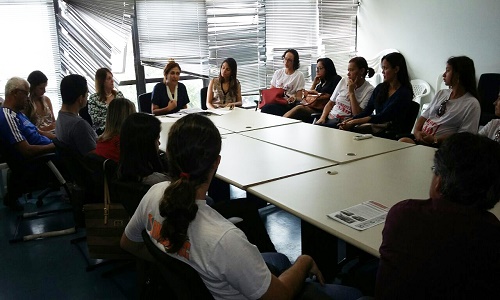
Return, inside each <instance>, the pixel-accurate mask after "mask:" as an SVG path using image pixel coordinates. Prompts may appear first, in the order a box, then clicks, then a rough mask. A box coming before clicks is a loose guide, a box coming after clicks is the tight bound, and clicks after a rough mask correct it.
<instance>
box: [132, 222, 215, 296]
mask: <svg viewBox="0 0 500 300" xmlns="http://www.w3.org/2000/svg"><path fill="white" fill-rule="evenodd" d="M142 239H143V240H144V244H145V245H146V248H148V250H149V253H151V255H152V256H153V257H154V258H155V260H156V261H157V263H156V264H155V266H157V267H158V269H159V270H160V272H161V274H162V275H163V277H164V279H165V281H166V284H168V286H169V287H170V290H171V291H172V292H173V294H174V295H175V296H176V298H177V300H190V299H214V297H213V296H212V294H210V291H209V290H208V288H207V286H206V285H205V283H204V282H203V281H202V280H201V278H200V275H199V274H198V272H197V271H196V270H195V269H193V268H192V267H191V266H190V265H188V264H186V263H184V262H182V261H180V260H178V259H175V258H173V257H170V256H169V255H168V254H166V253H164V252H163V251H161V250H160V249H158V247H156V245H155V244H154V243H153V241H151V238H150V237H149V234H148V233H147V232H146V230H143V231H142Z"/></svg>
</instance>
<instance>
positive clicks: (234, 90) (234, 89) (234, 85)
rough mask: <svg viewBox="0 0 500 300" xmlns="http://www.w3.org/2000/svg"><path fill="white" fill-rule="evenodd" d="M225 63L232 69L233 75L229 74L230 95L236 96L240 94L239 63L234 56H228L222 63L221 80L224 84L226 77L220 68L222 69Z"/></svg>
mask: <svg viewBox="0 0 500 300" xmlns="http://www.w3.org/2000/svg"><path fill="white" fill-rule="evenodd" d="M224 63H227V65H228V66H229V68H230V69H231V76H229V90H228V93H229V95H232V96H236V95H237V94H238V81H237V80H236V76H237V74H238V64H237V63H236V60H234V58H232V57H228V58H226V59H225V60H224V61H223V62H222V63H221V64H220V69H219V82H220V84H221V85H222V84H223V83H224V77H222V74H221V72H220V70H221V69H222V65H223V64H224Z"/></svg>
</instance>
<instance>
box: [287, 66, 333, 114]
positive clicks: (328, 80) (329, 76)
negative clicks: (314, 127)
mask: <svg viewBox="0 0 500 300" xmlns="http://www.w3.org/2000/svg"><path fill="white" fill-rule="evenodd" d="M340 79H342V77H340V75H338V74H337V70H336V69H335V64H334V63H333V61H332V60H331V59H329V58H320V59H318V60H317V61H316V77H314V81H313V83H312V85H311V89H310V90H305V91H303V92H302V97H303V98H304V99H305V98H307V97H314V99H315V100H314V102H313V103H311V104H308V103H303V102H304V101H302V102H301V104H300V105H297V106H295V107H294V108H292V109H291V110H289V111H288V112H287V113H285V114H284V115H283V117H285V118H292V119H297V120H302V121H304V122H307V121H309V120H310V119H311V114H312V113H317V112H321V111H323V108H324V106H325V104H326V103H327V102H328V99H330V96H331V95H332V93H333V90H335V87H336V86H337V84H338V83H339V81H340ZM309 122H311V121H309Z"/></svg>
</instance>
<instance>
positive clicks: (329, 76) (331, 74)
mask: <svg viewBox="0 0 500 300" xmlns="http://www.w3.org/2000/svg"><path fill="white" fill-rule="evenodd" d="M319 62H321V63H322V64H323V67H324V68H325V73H326V75H325V78H324V79H321V83H323V82H325V81H330V80H333V79H334V78H335V77H336V76H337V75H338V74H337V69H335V64H334V63H333V61H332V60H331V59H329V58H328V57H324V58H318V60H317V61H316V63H319Z"/></svg>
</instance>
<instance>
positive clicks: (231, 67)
mask: <svg viewBox="0 0 500 300" xmlns="http://www.w3.org/2000/svg"><path fill="white" fill-rule="evenodd" d="M237 71H238V66H237V64H236V61H235V60H234V59H233V58H226V59H225V60H224V61H223V62H222V64H221V66H220V72H219V77H218V78H214V79H212V80H210V84H209V85H208V91H207V108H209V109H215V108H222V107H226V106H228V107H234V106H241V104H242V103H243V102H242V101H241V85H240V82H239V81H238V79H236V75H237V73H238V72H237Z"/></svg>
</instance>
